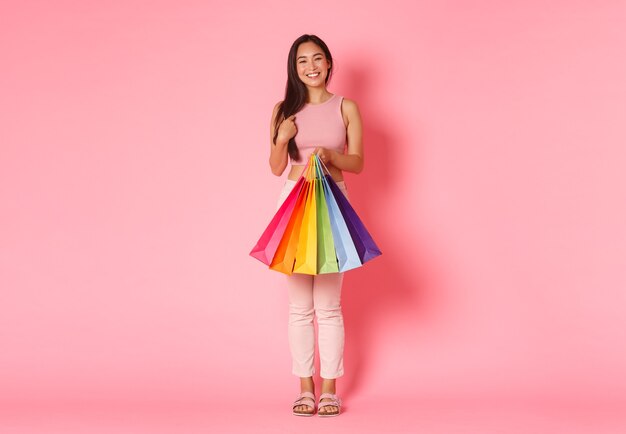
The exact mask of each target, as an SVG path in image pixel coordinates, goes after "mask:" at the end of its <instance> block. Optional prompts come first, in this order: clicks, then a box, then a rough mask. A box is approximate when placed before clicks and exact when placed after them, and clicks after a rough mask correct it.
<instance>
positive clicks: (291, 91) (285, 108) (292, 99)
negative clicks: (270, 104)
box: [273, 35, 333, 161]
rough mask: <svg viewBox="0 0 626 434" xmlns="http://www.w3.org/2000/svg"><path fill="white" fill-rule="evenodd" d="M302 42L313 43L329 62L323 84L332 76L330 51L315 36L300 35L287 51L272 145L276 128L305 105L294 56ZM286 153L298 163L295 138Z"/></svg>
mask: <svg viewBox="0 0 626 434" xmlns="http://www.w3.org/2000/svg"><path fill="white" fill-rule="evenodd" d="M303 42H313V43H314V44H315V45H318V46H319V47H320V48H321V49H322V51H323V52H324V55H325V56H326V59H327V60H328V62H330V68H328V75H327V76H326V80H325V81H324V83H326V84H328V80H330V76H331V75H332V67H333V58H332V56H331V55H330V50H329V49H328V46H327V45H326V44H325V43H324V41H322V40H321V39H320V38H318V37H317V36H315V35H302V36H300V37H299V38H298V39H296V40H295V41H294V43H293V44H292V45H291V48H290V49H289V56H288V57H287V85H286V86H285V99H284V100H283V102H281V103H280V105H279V107H278V113H277V114H276V119H275V120H274V137H273V141H274V143H276V137H277V136H278V126H279V125H280V123H281V122H282V121H283V120H284V119H286V118H288V117H289V116H291V115H293V114H296V113H298V112H299V111H300V110H302V107H304V104H306V97H307V89H306V86H305V84H304V83H303V82H302V80H300V78H299V77H298V70H297V68H296V55H297V52H298V47H299V46H300V44H302V43H303ZM287 152H288V153H289V156H290V157H291V158H292V159H293V160H295V161H300V152H299V151H298V147H297V146H296V140H295V137H292V138H291V139H290V140H289V145H287Z"/></svg>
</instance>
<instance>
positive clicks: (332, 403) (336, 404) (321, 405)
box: [317, 400, 341, 410]
mask: <svg viewBox="0 0 626 434" xmlns="http://www.w3.org/2000/svg"><path fill="white" fill-rule="evenodd" d="M328 406H333V407H341V401H340V400H339V401H324V402H320V403H319V404H317V408H318V410H319V409H320V408H324V407H328Z"/></svg>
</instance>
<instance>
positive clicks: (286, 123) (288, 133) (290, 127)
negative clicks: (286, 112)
mask: <svg viewBox="0 0 626 434" xmlns="http://www.w3.org/2000/svg"><path fill="white" fill-rule="evenodd" d="M295 120H296V115H291V116H289V117H288V118H287V119H284V120H283V121H282V122H281V123H280V125H279V126H278V135H277V136H276V143H287V142H289V140H291V138H292V137H294V136H295V135H296V133H297V132H298V128H297V127H296V123H295V122H294V121H295Z"/></svg>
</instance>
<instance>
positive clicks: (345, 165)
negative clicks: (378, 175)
mask: <svg viewBox="0 0 626 434" xmlns="http://www.w3.org/2000/svg"><path fill="white" fill-rule="evenodd" d="M342 109H343V113H344V114H345V115H346V117H347V118H348V126H347V128H346V135H347V142H348V152H347V153H346V154H340V153H339V152H337V151H331V150H328V149H324V148H320V149H319V150H318V155H320V158H322V155H323V154H326V155H325V156H326V157H327V159H328V161H329V162H330V164H332V165H333V166H335V167H336V168H338V169H340V170H345V171H348V172H352V173H361V171H362V170H363V163H364V161H363V126H362V124H361V114H360V113H359V107H358V106H357V105H356V102H354V101H352V100H350V99H347V98H344V99H343V103H342ZM322 161H324V160H323V159H322Z"/></svg>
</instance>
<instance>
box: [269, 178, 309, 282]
mask: <svg viewBox="0 0 626 434" xmlns="http://www.w3.org/2000/svg"><path fill="white" fill-rule="evenodd" d="M308 190H309V186H308V183H306V182H305V183H303V188H301V189H300V190H299V191H298V198H297V200H296V205H295V207H294V210H293V212H292V213H291V216H290V217H289V222H288V223H287V227H286V228H285V233H284V234H283V236H282V238H281V240H280V242H279V243H278V247H277V249H276V253H275V254H274V257H273V258H272V262H271V263H270V269H272V270H276V271H280V272H281V273H285V274H292V273H293V265H294V262H295V259H296V249H297V247H298V239H299V237H300V230H301V228H302V218H303V215H304V204H305V201H306V197H307V195H308Z"/></svg>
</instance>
